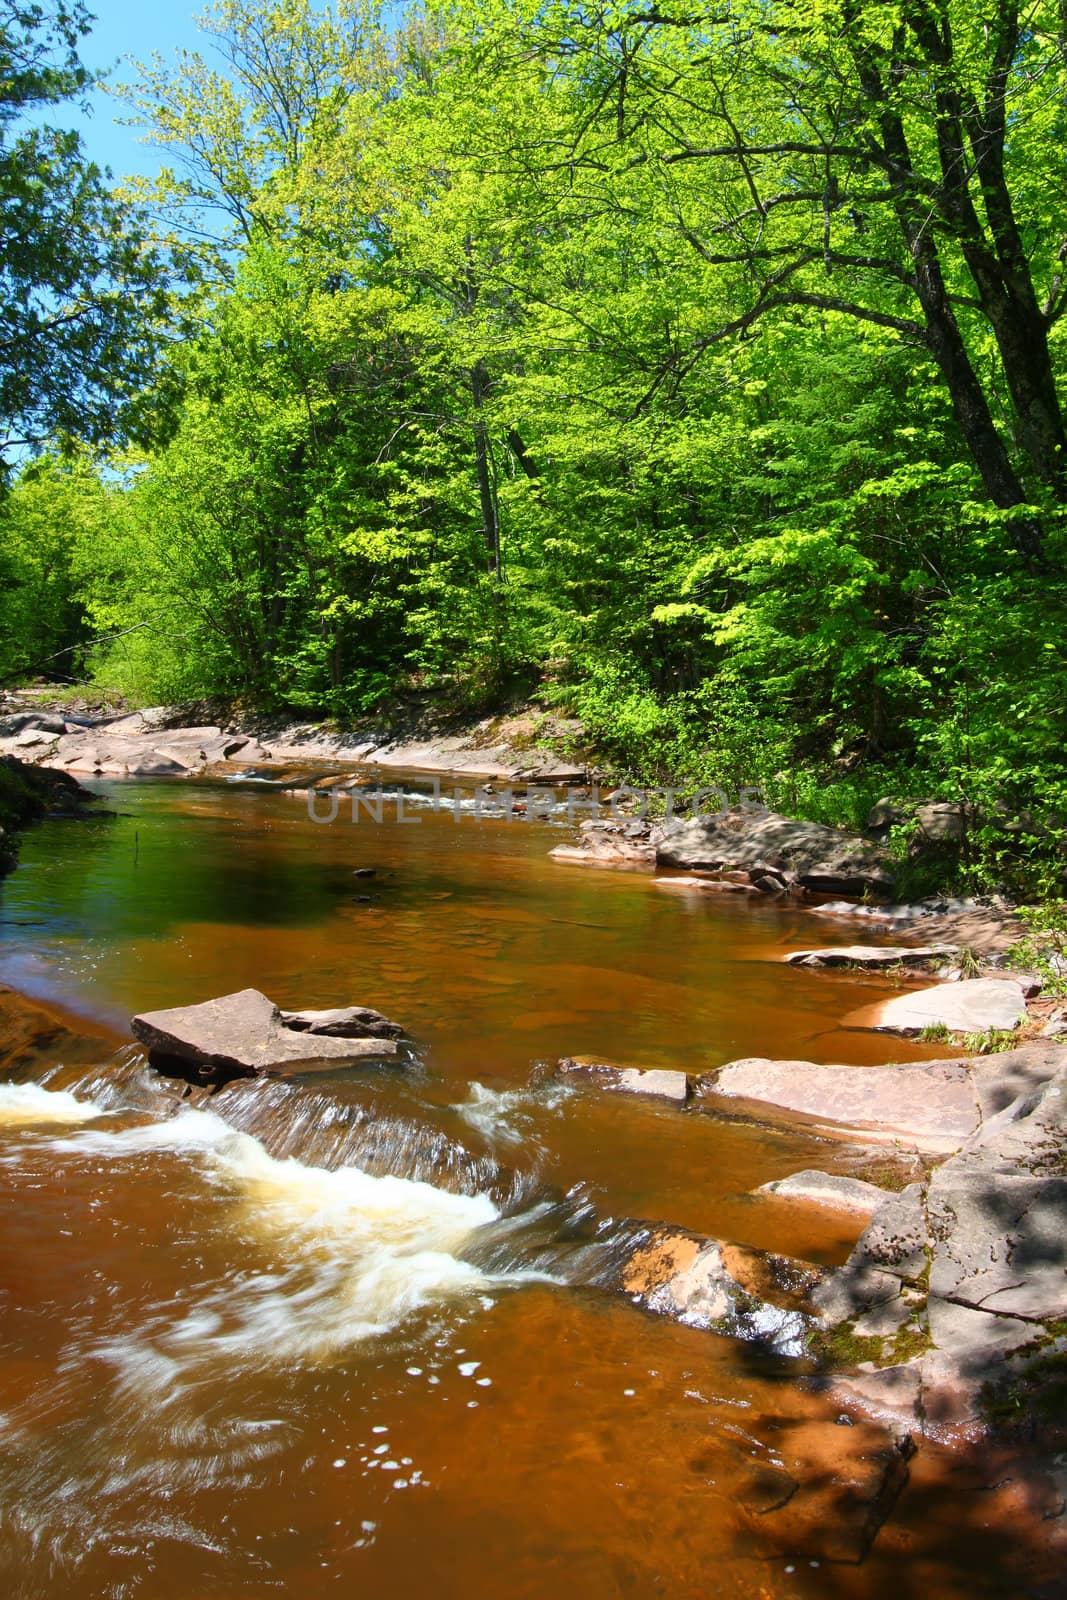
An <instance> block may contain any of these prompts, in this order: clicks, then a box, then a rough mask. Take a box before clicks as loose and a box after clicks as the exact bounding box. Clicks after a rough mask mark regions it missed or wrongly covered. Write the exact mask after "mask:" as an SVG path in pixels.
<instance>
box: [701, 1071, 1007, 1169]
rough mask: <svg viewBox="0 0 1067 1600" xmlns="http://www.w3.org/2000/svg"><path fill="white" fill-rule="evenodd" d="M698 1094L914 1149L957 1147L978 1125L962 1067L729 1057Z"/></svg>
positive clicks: (972, 1093) (971, 1089)
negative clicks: (762, 1107) (849, 1064)
mask: <svg viewBox="0 0 1067 1600" xmlns="http://www.w3.org/2000/svg"><path fill="white" fill-rule="evenodd" d="M697 1092H698V1095H699V1096H700V1098H701V1099H703V1100H706V1101H708V1102H709V1103H712V1104H713V1103H714V1102H715V1100H716V1099H718V1098H724V1099H730V1100H736V1099H742V1100H746V1101H751V1102H756V1103H758V1104H761V1105H765V1106H775V1107H778V1108H780V1109H782V1110H785V1111H791V1112H795V1113H797V1114H799V1115H801V1116H804V1117H809V1118H812V1119H815V1120H817V1121H818V1122H820V1123H822V1124H827V1123H829V1124H834V1125H836V1126H837V1127H839V1128H840V1129H841V1130H843V1131H846V1130H848V1131H855V1132H861V1133H863V1134H864V1135H865V1136H866V1137H869V1136H870V1135H871V1134H872V1133H873V1134H878V1135H880V1136H882V1137H886V1138H889V1139H892V1140H898V1141H901V1142H903V1143H907V1144H910V1145H911V1146H912V1147H913V1148H915V1149H918V1150H927V1151H931V1152H934V1153H941V1154H943V1153H947V1152H949V1151H952V1150H956V1149H958V1148H959V1146H960V1145H961V1144H962V1143H963V1141H964V1139H966V1138H967V1137H968V1135H969V1134H971V1133H973V1132H974V1131H975V1129H976V1128H977V1127H978V1124H979V1110H978V1101H977V1097H976V1094H975V1090H974V1086H973V1084H972V1082H971V1079H970V1076H969V1074H968V1072H967V1069H966V1067H965V1066H964V1065H962V1064H959V1063H956V1062H915V1063H911V1064H908V1065H905V1066H887V1067H847V1066H839V1065H829V1066H822V1065H820V1064H818V1063H816V1062H812V1061H769V1060H764V1059H762V1058H751V1059H749V1060H744V1061H733V1062H730V1063H729V1064H728V1065H727V1066H724V1067H720V1068H719V1069H718V1071H717V1072H713V1073H708V1074H706V1075H705V1076H704V1077H702V1078H701V1079H700V1080H699V1081H698V1084H697Z"/></svg>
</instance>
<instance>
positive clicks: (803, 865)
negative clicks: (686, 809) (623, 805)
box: [652, 811, 893, 896]
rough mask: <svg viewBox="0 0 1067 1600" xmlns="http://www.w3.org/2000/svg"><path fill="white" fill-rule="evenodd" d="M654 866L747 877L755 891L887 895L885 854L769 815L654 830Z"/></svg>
mask: <svg viewBox="0 0 1067 1600" xmlns="http://www.w3.org/2000/svg"><path fill="white" fill-rule="evenodd" d="M652 842H653V844H654V847H655V852H656V863H657V865H658V866H661V867H679V868H681V869H682V870H684V871H687V872H716V873H723V872H745V873H747V874H748V875H749V877H750V879H751V881H752V882H753V883H755V884H756V885H757V886H759V885H763V886H766V887H768V888H770V887H773V886H776V887H777V888H778V889H779V890H780V889H781V888H782V887H786V888H793V887H796V888H801V889H807V890H809V891H810V892H811V893H813V894H835V895H855V896H861V895H864V894H868V893H870V894H876V895H886V894H888V893H889V892H890V891H891V889H892V886H893V874H892V869H891V865H890V862H889V858H888V856H887V855H886V854H885V852H884V851H883V850H881V849H880V848H878V847H877V846H875V845H872V844H870V843H869V842H868V841H867V840H866V839H862V838H860V837H859V836H858V835H857V834H853V833H847V832H846V831H845V830H844V829H842V828H828V827H825V826H823V824H821V823H818V822H798V821H796V820H795V819H794V818H792V817H782V816H778V815H777V814H776V813H774V812H764V813H762V814H753V813H751V812H745V811H731V812H728V813H726V814H725V815H721V816H714V817H694V818H691V819H690V820H689V821H674V822H668V823H666V824H664V825H663V826H662V827H659V828H657V829H656V830H655V831H654V832H653V835H652Z"/></svg>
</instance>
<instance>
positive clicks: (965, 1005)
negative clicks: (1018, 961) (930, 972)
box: [845, 978, 1026, 1035]
mask: <svg viewBox="0 0 1067 1600" xmlns="http://www.w3.org/2000/svg"><path fill="white" fill-rule="evenodd" d="M1025 1016H1026V1002H1025V999H1024V998H1023V992H1022V989H1021V988H1020V986H1019V985H1018V984H1017V983H1013V982H1011V981H1007V982H1005V981H1004V980H1003V979H997V978H965V979H964V980H963V981H962V982H960V983H939V984H936V985H935V986H934V987H933V988H931V989H918V990H915V991H913V992H912V993H910V994H899V995H895V996H894V997H893V999H892V1000H886V1001H884V1002H883V1003H882V1004H881V1005H879V1006H876V1007H873V1008H867V1009H865V1010H864V1011H861V1012H857V1013H855V1014H854V1015H853V1016H852V1017H847V1018H846V1019H845V1021H846V1025H847V1024H849V1023H857V1024H859V1025H861V1026H867V1027H872V1028H875V1029H877V1030H878V1031H879V1032H881V1033H901V1034H906V1035H907V1034H911V1035H914V1034H919V1033H922V1032H923V1030H924V1029H926V1028H938V1027H940V1028H947V1029H948V1031H949V1032H950V1033H960V1034H968V1033H988V1032H989V1031H990V1029H993V1028H995V1029H997V1030H1000V1031H1009V1030H1011V1029H1013V1028H1016V1027H1018V1025H1019V1023H1020V1022H1022V1020H1023V1019H1024V1017H1025ZM861 1019H862V1020H861Z"/></svg>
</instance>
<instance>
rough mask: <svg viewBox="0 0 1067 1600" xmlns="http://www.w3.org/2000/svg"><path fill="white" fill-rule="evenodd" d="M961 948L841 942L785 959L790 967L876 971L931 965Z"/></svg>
mask: <svg viewBox="0 0 1067 1600" xmlns="http://www.w3.org/2000/svg"><path fill="white" fill-rule="evenodd" d="M958 951H959V946H958V945H955V944H925V945H891V944H842V945H836V946H832V947H830V948H828V949H825V950H793V951H792V952H791V953H790V954H789V955H787V956H785V957H784V958H783V959H784V960H785V961H786V963H787V964H788V965H789V966H791V967H852V968H855V969H857V970H859V971H867V972H877V971H878V970H879V969H881V968H883V967H923V968H926V967H930V966H931V965H934V964H940V963H943V962H944V961H945V960H947V959H948V958H949V957H950V956H954V955H956V954H958Z"/></svg>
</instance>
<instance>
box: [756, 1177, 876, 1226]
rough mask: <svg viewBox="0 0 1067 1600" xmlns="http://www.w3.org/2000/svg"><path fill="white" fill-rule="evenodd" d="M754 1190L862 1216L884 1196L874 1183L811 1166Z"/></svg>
mask: <svg viewBox="0 0 1067 1600" xmlns="http://www.w3.org/2000/svg"><path fill="white" fill-rule="evenodd" d="M756 1193H757V1194H773V1195H777V1196H778V1197H779V1198H780V1199H782V1200H800V1201H806V1202H809V1203H810V1204H811V1205H817V1206H828V1207H829V1208H830V1209H831V1210H833V1211H848V1212H852V1213H854V1214H855V1215H857V1216H865V1217H871V1216H873V1215H874V1213H875V1212H876V1211H877V1210H878V1209H879V1208H880V1207H881V1206H882V1205H883V1204H884V1202H885V1198H886V1191H885V1190H884V1189H879V1187H878V1185H877V1184H875V1183H865V1182H864V1181H863V1179H862V1178H849V1177H846V1176H844V1175H842V1174H841V1173H836V1172H818V1171H815V1170H814V1169H811V1168H808V1169H807V1170H805V1171H804V1172H794V1173H791V1174H790V1176H789V1177H788V1178H776V1179H775V1180H774V1181H773V1182H772V1183H761V1184H760V1186H759V1188H758V1190H757V1191H756Z"/></svg>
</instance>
